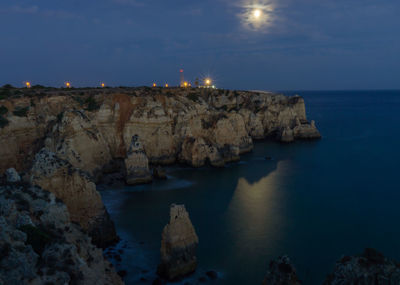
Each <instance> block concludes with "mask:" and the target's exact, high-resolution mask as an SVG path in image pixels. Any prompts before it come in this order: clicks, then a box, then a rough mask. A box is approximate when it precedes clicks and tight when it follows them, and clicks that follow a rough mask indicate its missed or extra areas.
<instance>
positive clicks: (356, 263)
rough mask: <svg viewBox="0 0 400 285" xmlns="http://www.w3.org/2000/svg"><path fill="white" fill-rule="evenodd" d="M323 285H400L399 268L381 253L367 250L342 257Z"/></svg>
mask: <svg viewBox="0 0 400 285" xmlns="http://www.w3.org/2000/svg"><path fill="white" fill-rule="evenodd" d="M324 284H325V285H342V284H358V285H386V284H400V267H399V264H398V263H397V262H394V261H392V260H389V259H387V258H385V257H384V256H383V254H382V253H380V252H378V251H376V250H374V249H371V248H367V249H365V251H364V253H363V254H362V255H360V256H344V257H342V258H341V260H339V261H338V262H337V263H336V267H335V269H334V271H333V273H332V274H330V275H329V276H328V278H327V279H326V281H325V283H324Z"/></svg>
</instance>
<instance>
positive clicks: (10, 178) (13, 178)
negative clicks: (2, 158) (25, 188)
mask: <svg viewBox="0 0 400 285" xmlns="http://www.w3.org/2000/svg"><path fill="white" fill-rule="evenodd" d="M5 176H6V181H7V182H10V183H15V182H19V181H21V177H20V176H19V174H18V172H17V171H16V170H15V169H14V168H9V169H7V170H6V172H5Z"/></svg>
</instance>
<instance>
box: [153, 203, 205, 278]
mask: <svg viewBox="0 0 400 285" xmlns="http://www.w3.org/2000/svg"><path fill="white" fill-rule="evenodd" d="M198 243H199V239H198V237H197V234H196V231H195V229H194V227H193V225H192V222H191V221H190V218H189V214H188V212H187V211H186V209H185V206H184V205H175V204H173V205H171V208H170V221H169V223H168V224H167V225H166V226H165V227H164V230H163V232H162V240H161V263H160V265H159V266H158V270H157V273H158V274H159V275H160V276H162V277H163V278H165V279H167V280H176V279H178V278H181V277H184V276H186V275H188V274H190V273H192V272H194V271H195V270H196V267H197V258H196V249H197V245H198Z"/></svg>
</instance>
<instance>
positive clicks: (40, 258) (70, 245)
mask: <svg viewBox="0 0 400 285" xmlns="http://www.w3.org/2000/svg"><path fill="white" fill-rule="evenodd" d="M0 283H1V284H32V285H34V284H50V283H52V284H80V285H97V284H103V285H106V284H107V285H108V284H116V285H119V284H123V282H122V280H121V279H120V277H119V276H118V275H117V274H116V272H115V271H114V269H113V267H112V265H111V264H110V263H109V262H108V261H107V260H106V259H104V257H103V254H102V251H101V250H100V249H98V248H97V247H95V246H94V245H93V244H92V243H91V239H90V237H88V235H87V234H86V233H85V232H84V231H83V230H82V229H81V228H80V226H78V225H76V224H74V223H71V222H70V218H69V213H68V211H67V208H66V206H65V204H64V203H62V202H61V201H59V200H57V199H56V197H55V196H54V194H52V193H50V192H47V191H44V190H42V189H41V188H39V187H33V186H30V185H27V184H22V183H20V184H9V185H0Z"/></svg>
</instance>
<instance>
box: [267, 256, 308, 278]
mask: <svg viewBox="0 0 400 285" xmlns="http://www.w3.org/2000/svg"><path fill="white" fill-rule="evenodd" d="M262 284H263V285H301V282H300V280H299V279H298V277H297V274H296V269H295V268H294V266H293V265H292V263H291V262H290V259H289V257H287V256H281V257H279V258H277V259H276V260H273V261H271V263H270V264H269V271H268V273H267V275H266V276H265V279H264V281H263V283H262Z"/></svg>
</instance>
